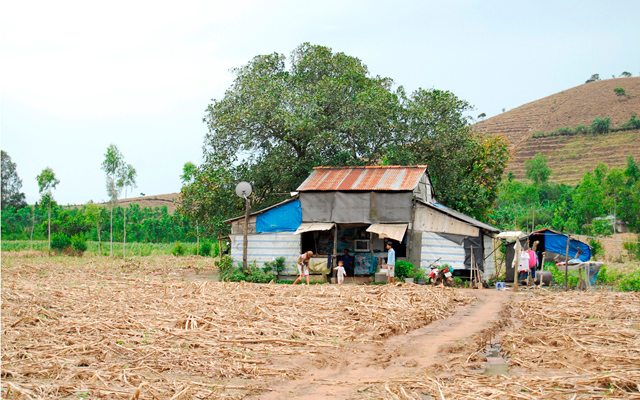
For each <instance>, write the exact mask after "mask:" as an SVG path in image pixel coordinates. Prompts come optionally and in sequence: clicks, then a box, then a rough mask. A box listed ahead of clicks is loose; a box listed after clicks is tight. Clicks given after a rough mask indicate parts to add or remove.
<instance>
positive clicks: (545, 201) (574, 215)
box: [491, 154, 640, 235]
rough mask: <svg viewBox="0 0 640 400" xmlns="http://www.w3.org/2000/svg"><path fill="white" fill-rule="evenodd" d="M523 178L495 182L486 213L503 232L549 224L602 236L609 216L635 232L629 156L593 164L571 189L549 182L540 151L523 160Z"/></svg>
mask: <svg viewBox="0 0 640 400" xmlns="http://www.w3.org/2000/svg"><path fill="white" fill-rule="evenodd" d="M526 167H527V177H528V178H529V179H528V180H523V181H517V180H514V179H513V175H509V176H508V178H507V179H506V180H505V181H504V182H503V183H502V184H501V187H500V195H499V196H498V199H497V201H496V206H495V208H494V210H493V211H492V213H491V219H492V220H493V222H494V223H495V224H496V226H497V227H499V228H501V229H504V230H512V229H523V230H532V229H540V228H545V227H546V228H553V229H557V230H561V231H565V232H571V233H577V234H592V235H606V234H611V233H612V232H613V227H612V226H611V224H610V221H608V220H605V219H598V218H599V217H607V216H615V219H616V220H619V221H624V222H626V223H627V225H628V227H629V229H631V230H632V231H636V232H640V167H639V166H638V163H637V162H636V161H635V160H634V158H633V156H629V157H628V158H627V163H626V166H625V167H624V168H608V167H607V166H606V165H604V164H599V165H598V166H597V167H596V168H595V169H594V170H593V171H591V172H588V173H586V174H585V175H584V177H583V178H582V180H581V181H580V183H578V185H576V186H575V187H572V186H568V185H564V184H555V183H553V182H549V181H548V179H549V176H550V175H551V170H550V169H549V168H548V166H547V159H546V157H545V156H544V155H543V154H537V155H536V156H535V157H534V158H533V159H532V160H529V161H528V162H527V163H526Z"/></svg>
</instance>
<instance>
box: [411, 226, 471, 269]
mask: <svg viewBox="0 0 640 400" xmlns="http://www.w3.org/2000/svg"><path fill="white" fill-rule="evenodd" d="M438 258H439V259H440V260H439V261H438V262H437V263H436V265H443V264H449V265H450V266H452V267H453V268H454V269H465V267H464V247H462V246H461V245H459V244H457V243H456V242H452V241H450V240H448V239H445V238H443V237H442V236H440V235H438V234H437V233H433V232H422V254H421V256H420V267H421V268H426V267H428V266H429V265H430V264H431V263H432V262H434V261H436V260H437V259H438Z"/></svg>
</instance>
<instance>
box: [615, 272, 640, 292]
mask: <svg viewBox="0 0 640 400" xmlns="http://www.w3.org/2000/svg"><path fill="white" fill-rule="evenodd" d="M616 289H617V290H619V291H621V292H640V270H636V271H634V272H632V273H631V274H629V275H627V276H624V277H622V278H621V279H620V280H619V281H618V284H617V285H616Z"/></svg>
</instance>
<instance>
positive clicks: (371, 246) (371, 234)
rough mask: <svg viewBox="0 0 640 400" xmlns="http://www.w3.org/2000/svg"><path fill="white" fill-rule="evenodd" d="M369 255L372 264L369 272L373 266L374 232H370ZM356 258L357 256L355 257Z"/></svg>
mask: <svg viewBox="0 0 640 400" xmlns="http://www.w3.org/2000/svg"><path fill="white" fill-rule="evenodd" d="M369 257H370V258H371V265H370V266H369V273H371V268H373V232H369ZM354 260H355V257H354ZM376 269H378V266H377V265H376ZM374 274H375V272H374ZM374 276H375V275H374Z"/></svg>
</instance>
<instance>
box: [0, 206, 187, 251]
mask: <svg viewBox="0 0 640 400" xmlns="http://www.w3.org/2000/svg"><path fill="white" fill-rule="evenodd" d="M112 215H113V217H112ZM111 221H112V222H113V228H111ZM50 226H51V235H55V234H56V233H64V234H65V235H67V236H69V237H73V236H76V235H81V236H83V237H84V238H85V239H86V240H91V241H97V242H102V238H105V237H109V234H110V233H111V232H113V240H114V241H116V242H123V241H124V231H125V208H123V207H119V206H116V207H113V208H111V207H109V206H108V205H107V206H106V207H105V206H102V205H99V204H95V203H88V204H86V205H84V206H82V207H66V206H60V205H58V204H57V203H56V202H55V200H54V201H53V202H52V203H51V224H50ZM48 229H49V224H48V207H47V205H46V204H43V203H37V204H36V205H35V206H31V205H30V206H25V207H22V208H20V209H17V208H15V207H12V206H9V207H7V208H5V209H4V210H2V239H3V240H30V239H32V238H33V240H47V238H48ZM126 232H127V240H128V241H129V242H140V243H173V242H176V241H180V242H195V241H196V236H195V226H194V225H193V223H192V222H191V221H190V220H189V219H187V218H185V217H183V216H182V215H179V214H170V213H169V212H168V211H167V207H166V206H165V207H155V208H149V207H144V208H143V207H140V206H139V205H138V204H131V205H129V206H127V207H126Z"/></svg>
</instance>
